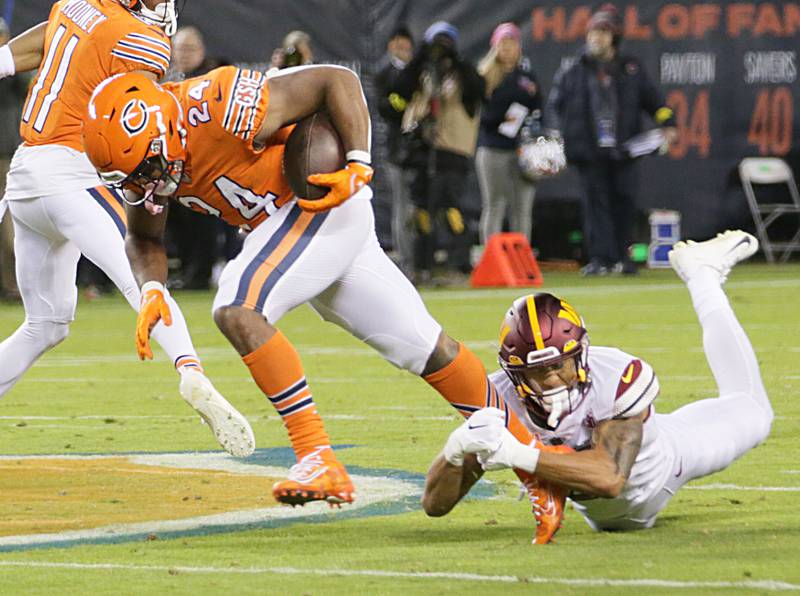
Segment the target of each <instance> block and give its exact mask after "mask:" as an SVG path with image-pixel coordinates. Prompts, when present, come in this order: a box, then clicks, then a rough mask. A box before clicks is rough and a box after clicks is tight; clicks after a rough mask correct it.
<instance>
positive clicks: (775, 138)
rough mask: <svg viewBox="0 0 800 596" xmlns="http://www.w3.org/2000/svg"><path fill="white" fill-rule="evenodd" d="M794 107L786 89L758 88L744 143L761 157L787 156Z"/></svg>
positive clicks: (790, 142)
mask: <svg viewBox="0 0 800 596" xmlns="http://www.w3.org/2000/svg"><path fill="white" fill-rule="evenodd" d="M793 120H794V107H793V106H792V92H791V90H790V89H789V88H788V87H775V88H767V89H761V90H760V91H759V92H758V95H757V96H756V105H755V107H754V108H753V116H752V118H751V119H750V129H749V130H748V131H747V142H748V143H749V144H751V145H757V146H758V153H759V154H760V155H786V154H787V153H789V150H790V149H791V148H792V126H793Z"/></svg>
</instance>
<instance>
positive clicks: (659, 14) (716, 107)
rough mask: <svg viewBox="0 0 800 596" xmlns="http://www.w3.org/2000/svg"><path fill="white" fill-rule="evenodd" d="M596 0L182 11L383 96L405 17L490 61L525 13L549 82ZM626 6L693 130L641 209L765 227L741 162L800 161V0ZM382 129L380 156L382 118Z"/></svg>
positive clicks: (218, 6)
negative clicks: (380, 68) (383, 69)
mask: <svg viewBox="0 0 800 596" xmlns="http://www.w3.org/2000/svg"><path fill="white" fill-rule="evenodd" d="M6 1H8V0H6ZM179 3H180V2H179ZM0 4H2V2H1V1H0ZM51 6H52V2H49V1H47V0H24V1H23V2H16V5H15V7H14V12H13V21H12V29H13V30H14V31H15V32H19V31H21V30H22V29H24V28H25V27H28V26H30V25H33V24H35V23H36V22H38V21H41V20H43V19H44V18H46V15H47V13H48V11H49V8H50V7H51ZM594 6H596V4H593V3H589V2H580V1H577V0H537V1H536V2H528V1H525V0H505V1H504V2H492V3H487V2H484V1H481V0H460V1H459V2H452V1H445V0H426V1H424V2H423V1H422V0H414V1H411V0H391V1H389V0H378V1H374V2H373V1H366V0H357V1H348V2H342V1H340V2H322V1H320V0H314V1H301V2H297V1H296V0H294V1H291V2H290V1H288V0H269V1H267V0H216V1H212V0H189V2H188V4H187V6H186V9H185V11H184V13H183V15H182V18H181V21H182V23H184V24H195V25H197V26H199V27H200V29H201V30H202V31H203V32H204V34H205V35H206V38H207V45H208V48H209V53H210V54H212V55H215V56H222V57H226V58H227V59H229V60H231V61H233V62H247V63H259V62H267V61H268V60H269V56H270V54H271V52H272V49H273V48H274V47H276V46H277V45H279V43H280V41H281V38H282V37H283V35H284V34H285V33H287V32H288V31H290V30H292V29H304V30H306V31H308V32H309V33H310V34H311V36H312V38H313V45H314V49H315V54H316V57H317V60H318V61H320V62H325V61H335V62H340V63H345V64H349V65H352V66H354V67H355V68H357V69H358V70H359V71H360V72H361V74H362V77H363V80H364V81H365V87H366V88H367V92H368V95H369V94H371V85H370V84H369V79H370V77H371V75H372V74H373V73H374V72H375V67H376V65H377V63H378V61H379V60H380V58H381V56H382V54H383V51H384V45H385V42H386V39H387V37H388V35H389V33H390V32H391V31H392V29H393V28H394V27H395V26H396V25H398V24H400V23H405V24H407V25H408V26H409V27H410V29H411V30H412V32H413V33H414V34H415V35H416V36H418V37H420V36H421V35H422V32H423V31H424V30H425V28H426V27H427V26H428V25H429V24H430V23H432V22H433V21H435V20H439V19H445V20H449V21H451V22H452V23H453V24H455V25H456V26H457V27H459V29H460V31H461V39H460V43H459V45H460V47H461V48H462V51H463V52H464V53H465V54H466V55H468V56H469V57H471V58H473V59H475V60H477V59H478V58H479V57H480V56H481V55H482V54H483V53H484V52H485V50H486V49H487V45H488V39H489V36H490V34H491V31H492V29H493V28H494V26H495V25H496V24H497V23H499V22H501V21H506V20H513V21H515V22H517V23H518V24H520V25H521V27H522V29H523V32H524V41H523V45H524V50H525V53H526V54H527V56H528V57H529V58H530V60H531V63H532V65H533V68H534V70H535V71H536V73H537V75H538V77H539V80H540V82H541V84H542V86H543V88H544V90H545V92H547V91H548V90H549V87H550V83H551V82H552V79H553V75H554V73H555V71H556V70H557V69H558V67H559V65H560V64H561V63H562V60H565V59H568V58H569V57H570V56H573V55H574V54H575V53H576V52H577V51H579V49H580V47H581V45H582V40H583V32H584V30H585V23H586V20H587V19H588V15H589V14H590V12H591V10H592V8H593V7H594ZM617 7H618V8H619V10H620V13H621V15H622V18H623V21H624V28H625V41H624V42H623V46H622V48H623V52H624V53H629V54H633V55H635V56H638V57H639V58H640V59H641V61H642V62H643V64H644V67H645V69H646V70H647V72H648V73H649V75H650V76H651V78H652V79H653V80H654V82H655V83H656V84H658V85H659V86H660V88H661V89H662V90H663V92H664V94H665V96H666V97H667V102H668V104H669V105H670V106H671V107H673V109H674V110H675V112H676V114H677V117H678V121H679V128H680V132H681V141H680V142H679V143H678V144H677V145H676V146H675V147H673V149H672V150H671V152H670V154H669V155H668V156H665V157H648V158H644V159H643V160H642V163H641V174H642V177H641V189H640V195H639V206H640V210H641V213H642V214H643V213H645V212H646V210H648V209H650V208H655V207H665V208H672V209H677V210H679V211H681V213H682V214H683V232H684V235H689V236H704V235H708V234H710V233H713V232H716V231H718V230H721V229H724V228H725V227H730V226H749V225H751V224H750V219H749V215H748V212H747V208H746V204H745V200H744V195H743V194H742V193H741V190H740V186H739V182H738V177H737V174H736V166H737V164H738V162H739V160H741V159H742V158H743V157H746V156H754V155H779V156H782V157H785V158H786V159H787V160H788V161H789V162H790V163H791V164H792V166H793V167H794V168H795V171H798V165H799V164H798V162H800V157H799V156H798V148H797V142H798V139H800V124H799V123H798V119H800V114H797V113H796V112H797V105H798V102H797V98H798V97H800V85H799V84H798V80H797V52H798V48H800V3H798V2H781V1H773V2H765V1H759V2H741V1H736V2H734V1H728V0H724V1H718V2H706V3H703V4H699V3H694V2H686V1H678V2H670V3H666V2H652V1H647V0H642V1H638V2H630V1H629V2H618V3H617ZM375 127H376V134H375V141H376V153H377V154H378V155H379V156H380V154H381V147H380V143H381V139H382V131H381V126H380V123H379V122H377V120H376V124H375ZM578 193H579V190H578V187H577V185H576V183H575V179H574V177H573V176H572V175H571V174H569V173H567V174H566V175H565V176H562V177H560V178H557V179H555V180H550V181H547V182H546V183H544V184H541V185H540V188H539V191H538V192H537V200H539V201H550V200H552V201H559V200H562V201H574V200H576V198H577V197H578ZM384 194H385V193H384ZM565 207H566V204H565ZM376 208H377V209H378V211H379V215H380V212H381V211H385V210H387V209H388V205H387V204H386V202H385V199H382V200H379V201H378V202H377V203H376ZM381 219H384V218H381Z"/></svg>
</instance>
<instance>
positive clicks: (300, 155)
mask: <svg viewBox="0 0 800 596" xmlns="http://www.w3.org/2000/svg"><path fill="white" fill-rule="evenodd" d="M343 167H345V152H344V145H343V144H342V140H341V138H339V133H337V132H336V129H335V128H334V127H333V123H332V122H331V119H330V117H329V116H328V115H327V114H326V113H324V112H317V113H316V114H312V115H311V116H308V117H306V118H303V119H302V120H301V121H300V122H298V123H297V125H296V126H295V128H294V130H293V131H292V133H291V134H290V135H289V138H288V140H287V141H286V149H285V151H284V153H283V172H284V175H285V176H286V180H287V181H288V182H289V186H290V187H291V189H292V191H293V192H294V194H295V195H296V196H297V197H299V198H301V199H310V200H315V199H320V198H322V197H324V196H325V195H326V194H327V193H328V190H329V189H328V188H326V187H324V186H316V185H315V184H309V183H308V181H307V178H308V176H310V175H311V174H326V173H329V172H335V171H337V170H341V169H342V168H343Z"/></svg>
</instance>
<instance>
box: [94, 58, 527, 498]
mask: <svg viewBox="0 0 800 596" xmlns="http://www.w3.org/2000/svg"><path fill="white" fill-rule="evenodd" d="M320 110H325V111H327V113H328V114H330V117H331V119H332V122H333V124H334V126H335V127H336V129H337V131H338V132H339V135H340V137H341V138H342V141H343V144H344V147H345V150H346V154H347V164H346V166H345V167H344V168H343V169H342V170H340V171H338V172H335V173H331V174H321V175H315V176H311V177H310V178H309V180H310V181H311V182H312V183H314V184H320V185H323V186H328V187H330V192H329V193H328V195H326V196H325V197H323V198H322V199H319V200H317V201H308V200H302V199H296V198H295V197H294V196H293V195H292V192H291V190H290V189H289V186H288V184H287V182H286V180H285V178H284V176H283V174H282V170H281V161H282V158H283V152H284V144H283V143H284V142H285V139H286V136H287V133H288V132H289V129H288V128H286V127H287V125H290V124H291V123H294V122H297V121H298V120H300V119H302V118H304V117H306V116H308V115H310V114H313V113H316V112H318V111H320ZM184 114H185V118H184ZM84 144H85V147H86V151H87V155H88V156H89V158H90V159H91V161H92V163H94V164H95V166H96V167H97V168H98V171H99V172H100V175H101V177H102V178H103V179H104V180H105V181H106V182H108V183H110V184H112V185H115V186H117V187H124V188H126V189H128V192H129V193H130V194H131V195H132V196H130V197H129V204H131V203H135V202H138V201H144V204H145V205H147V206H149V207H148V209H143V208H136V207H132V206H131V207H129V208H128V221H129V229H128V238H127V246H128V255H129V257H130V259H131V263H132V265H133V269H134V272H135V274H136V275H137V278H138V280H139V281H140V283H144V284H149V283H163V281H164V278H165V276H166V273H167V269H166V260H165V252H164V246H163V243H162V235H163V227H164V221H165V217H166V213H165V210H164V209H163V203H165V202H166V198H167V197H172V198H174V199H177V200H178V201H180V202H182V203H183V204H185V205H189V206H191V207H193V208H194V209H197V210H199V211H203V212H205V213H209V214H211V215H216V216H219V217H222V218H224V219H225V220H226V221H228V222H229V223H233V224H237V225H242V226H246V228H247V229H248V230H250V232H249V234H248V235H247V237H246V240H245V242H244V247H243V249H242V251H241V253H240V254H239V255H238V256H237V257H236V258H235V259H234V260H232V261H231V262H230V263H228V265H227V266H226V268H225V270H224V271H223V273H222V276H221V278H220V282H219V290H218V292H217V295H216V298H215V300H214V306H213V312H214V320H215V321H216V323H217V325H218V326H219V328H220V329H221V330H222V332H223V334H225V336H226V337H227V338H228V340H229V341H230V342H231V344H232V345H233V346H234V347H235V349H236V350H237V351H238V352H239V354H240V355H241V356H242V358H243V360H244V362H245V364H246V365H247V366H248V368H249V369H250V372H251V374H252V376H253V378H254V379H255V381H256V383H257V384H258V386H259V388H260V389H261V390H262V391H263V392H264V393H265V394H266V396H267V397H268V398H269V400H270V401H271V402H272V404H273V405H274V406H275V408H276V409H277V411H278V413H279V414H280V415H281V417H282V419H283V421H284V424H285V426H286V428H287V430H288V433H289V437H290V439H291V442H292V446H293V448H294V450H295V454H296V456H297V460H298V463H297V464H296V465H295V466H293V468H292V470H291V471H290V474H289V478H288V479H287V480H286V481H282V482H279V483H277V484H276V485H275V487H274V488H273V493H274V495H275V497H276V498H277V499H278V500H279V501H282V502H284V503H290V504H303V503H305V502H308V501H313V500H327V501H328V502H330V503H341V502H350V501H352V499H353V494H354V487H353V485H352V483H351V481H350V479H349V477H348V475H347V472H346V470H345V469H344V467H343V466H342V465H341V464H340V463H339V461H338V460H337V458H336V456H335V455H334V453H333V451H332V449H331V447H330V439H329V437H328V435H327V434H326V432H325V428H324V426H323V423H322V419H321V417H320V415H319V413H318V411H317V408H316V405H315V403H314V400H313V397H312V395H311V391H310V389H309V386H308V383H307V381H306V378H305V374H304V372H303V366H302V364H301V361H300V357H299V355H298V354H297V351H296V350H295V349H294V347H293V346H292V344H291V343H290V342H289V340H288V339H287V338H286V337H285V336H284V335H283V334H282V333H281V332H280V331H279V330H278V329H277V328H276V327H275V324H276V323H277V322H278V321H279V320H280V318H281V317H282V316H283V315H284V314H285V313H286V312H287V311H288V310H290V309H292V308H294V307H296V306H298V305H300V304H302V303H304V302H307V303H309V304H310V305H311V306H312V308H314V309H315V310H316V311H317V312H318V313H319V314H320V316H321V317H322V318H323V319H325V320H327V321H330V322H333V323H335V324H337V325H339V326H341V327H342V328H344V329H345V330H347V331H349V332H350V333H352V334H353V335H354V336H355V337H357V338H359V339H361V340H363V341H365V342H366V343H368V344H369V345H371V346H372V347H374V348H375V349H376V350H377V351H378V352H379V353H380V354H381V355H382V356H383V357H384V358H386V359H387V360H388V361H389V362H391V363H392V364H394V365H395V366H398V367H400V368H403V369H406V370H408V371H410V372H412V373H414V374H417V375H420V376H422V377H423V378H424V379H425V380H426V381H427V382H428V383H429V384H430V385H431V386H433V387H434V388H435V389H436V390H437V391H439V392H440V393H441V394H442V395H443V396H444V397H445V398H446V399H447V400H448V401H449V402H450V403H451V404H452V405H453V406H454V407H455V408H456V409H457V410H458V411H459V412H460V413H462V414H463V415H465V416H469V415H470V414H471V413H472V412H474V411H475V410H477V409H479V408H482V407H485V406H488V405H498V406H499V405H500V404H499V402H498V398H497V395H496V393H495V391H494V389H493V387H492V386H491V384H489V382H488V380H487V377H486V371H485V369H484V367H483V364H482V363H481V362H480V360H479V359H478V358H477V356H475V355H474V354H473V353H472V352H471V351H470V350H468V349H467V348H466V347H464V346H463V345H462V344H460V343H458V342H456V341H454V340H453V339H451V338H450V337H449V336H448V335H447V334H446V333H445V332H444V331H443V330H442V328H441V326H440V325H439V324H438V323H437V322H436V321H435V320H434V319H433V317H431V315H430V314H429V313H428V311H427V309H426V308H425V305H424V304H423V302H422V300H421V298H420V296H419V294H418V293H417V291H416V289H415V288H414V287H413V286H412V285H411V283H410V282H409V281H408V279H407V278H406V277H405V276H404V275H403V274H402V273H401V272H400V271H399V270H398V269H397V267H396V266H395V265H394V264H393V263H392V262H391V260H390V259H389V258H388V257H387V256H386V254H385V253H384V252H383V251H382V250H381V248H380V246H379V244H378V240H377V237H376V235H375V229H374V218H373V211H372V206H371V204H370V200H371V198H372V190H371V189H370V188H369V186H368V183H369V181H370V180H371V178H372V168H371V166H370V121H369V113H368V110H367V105H366V101H365V99H364V96H363V92H362V89H361V84H360V82H359V80H358V77H357V76H356V75H355V74H354V73H353V72H352V71H350V70H348V69H345V68H341V67H336V66H306V67H298V68H294V69H287V70H283V71H279V72H277V73H274V74H271V75H270V76H265V75H264V74H263V73H260V72H256V71H250V70H243V69H238V68H234V67H224V68H221V69H217V70H214V71H212V72H210V73H208V74H207V75H204V76H201V77H198V78H195V79H190V80H188V81H184V82H182V83H180V84H173V85H169V86H167V87H166V88H162V87H159V86H158V85H155V84H152V83H149V82H148V81H146V80H145V79H143V78H142V77H137V76H135V75H124V76H120V77H116V78H114V79H112V80H110V81H107V82H106V83H104V84H103V85H102V86H101V87H99V88H98V89H97V90H96V91H95V94H94V96H93V97H92V100H91V101H90V104H89V114H88V117H87V120H86V123H85V125H84ZM151 213H155V214H156V215H155V216H153V215H151ZM166 311H167V308H166V305H163V306H162V307H161V309H160V310H156V311H152V312H151V311H142V312H141V313H140V317H139V320H138V321H137V326H138V335H139V337H140V341H141V346H140V349H146V345H147V338H148V330H149V328H151V327H152V326H153V325H154V324H155V323H156V322H157V321H158V314H159V313H160V312H166ZM509 428H510V429H511V430H512V432H514V433H515V436H517V437H518V438H519V439H520V440H521V441H524V442H530V441H531V440H532V436H531V435H530V433H529V432H528V431H527V430H526V429H525V427H524V426H523V425H522V424H521V423H520V422H519V421H518V420H517V419H516V417H515V416H511V414H510V413H509Z"/></svg>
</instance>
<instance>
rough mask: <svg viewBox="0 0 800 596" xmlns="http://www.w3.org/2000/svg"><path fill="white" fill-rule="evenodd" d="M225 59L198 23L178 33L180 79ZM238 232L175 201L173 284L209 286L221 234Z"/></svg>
mask: <svg viewBox="0 0 800 596" xmlns="http://www.w3.org/2000/svg"><path fill="white" fill-rule="evenodd" d="M223 63H224V61H222V60H217V59H214V58H209V57H208V56H207V55H206V46H205V42H204V40H203V34H202V33H201V32H200V30H199V29H197V27H191V26H188V27H181V28H180V29H178V31H177V33H175V37H173V39H172V67H173V72H174V73H175V74H176V75H177V78H178V79H179V80H182V79H190V78H192V77H196V76H200V75H203V74H205V73H207V72H208V71H209V70H213V69H214V68H217V67H219V66H221V65H222V64H223ZM236 233H237V231H236V228H233V227H231V226H229V225H228V224H226V223H225V222H223V221H222V220H218V219H216V218H213V217H207V216H205V215H202V214H200V213H196V212H194V211H192V210H191V209H189V208H187V207H184V206H183V205H180V204H178V203H173V204H172V205H171V206H170V212H169V216H168V219H167V236H168V242H169V244H170V245H171V246H172V247H174V251H175V252H176V256H177V257H178V259H179V260H180V270H179V271H178V275H177V278H176V279H172V280H170V286H172V287H175V288H183V289H187V290H205V289H208V288H209V286H210V282H211V272H212V267H213V265H214V263H215V262H216V261H217V259H218V255H219V249H218V245H219V240H218V237H219V236H221V235H233V236H235V235H236Z"/></svg>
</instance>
